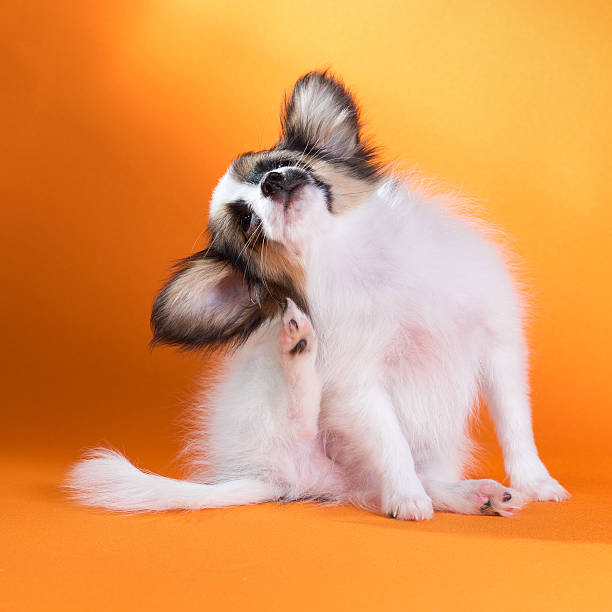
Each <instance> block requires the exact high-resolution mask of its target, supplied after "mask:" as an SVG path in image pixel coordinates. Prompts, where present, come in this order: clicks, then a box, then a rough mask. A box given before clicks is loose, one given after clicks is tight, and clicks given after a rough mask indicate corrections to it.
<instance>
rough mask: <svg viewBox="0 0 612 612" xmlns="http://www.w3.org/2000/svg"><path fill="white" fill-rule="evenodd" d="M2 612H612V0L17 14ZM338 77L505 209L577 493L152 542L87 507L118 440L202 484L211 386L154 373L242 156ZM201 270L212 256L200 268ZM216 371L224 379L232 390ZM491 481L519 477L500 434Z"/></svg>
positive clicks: (177, 0) (397, 154) (323, 515)
mask: <svg viewBox="0 0 612 612" xmlns="http://www.w3.org/2000/svg"><path fill="white" fill-rule="evenodd" d="M1 14H2V22H1V25H0V27H1V28H2V36H1V37H0V46H1V47H0V48H1V53H0V79H1V81H0V82H1V83H2V85H1V88H2V89H1V91H2V108H1V109H0V110H1V115H0V116H1V118H2V122H3V129H2V139H1V141H0V143H1V144H0V147H1V151H2V153H1V165H0V176H1V181H0V189H1V193H0V198H1V199H0V201H1V202H2V222H1V224H0V231H2V237H1V240H0V249H2V261H3V264H4V265H3V266H2V268H3V269H2V277H3V278H2V287H3V289H4V290H3V291H2V306H1V309H2V313H1V318H0V320H1V325H2V328H3V330H2V339H3V347H2V352H1V358H2V364H0V371H1V372H2V376H3V377H4V381H3V383H2V394H3V426H2V428H1V431H0V435H1V437H2V440H1V444H0V459H1V465H0V477H1V486H2V500H3V503H2V510H1V511H0V515H1V516H2V518H1V520H0V608H2V609H7V610H22V609H23V610H26V609H27V610H34V609H41V610H50V609H61V610H68V609H75V610H94V609H96V610H97V609H113V610H117V609H123V608H124V607H125V608H128V607H132V608H135V609H145V608H148V609H191V608H193V609H196V608H197V609H206V610H208V609H210V610H234V609H236V610H238V609H241V610H247V609H249V610H253V609H257V610H259V609H261V610H277V609H278V610H280V609H288V608H289V609H290V608H292V609H298V610H302V609H304V610H306V609H309V610H312V609H330V610H331V609H333V610H344V609H346V610H349V609H350V610H385V611H386V610H406V609H417V610H457V609H464V608H467V607H468V606H469V607H474V606H478V607H483V606H486V607H493V608H494V609H497V610H505V609H513V610H514V609H517V608H518V609H523V610H531V609H533V610H535V609H538V610H542V609H551V610H552V609H554V610H560V609H572V610H576V609H585V610H595V609H598V610H599V609H612V604H611V603H610V602H611V601H612V586H611V583H610V576H611V575H612V554H611V545H612V528H611V525H612V492H611V481H612V477H611V476H610V472H609V468H610V465H611V461H610V460H611V452H610V448H609V446H610V440H611V433H612V432H611V429H612V427H611V425H612V414H611V410H610V401H609V398H610V394H609V372H610V366H611V365H612V359H611V356H610V345H611V343H612V326H611V323H610V321H611V317H610V310H611V306H612V294H611V288H610V276H611V274H610V260H611V257H612V249H611V238H612V236H611V232H610V225H611V222H612V214H611V212H610V211H611V208H612V201H611V200H612V198H611V196H612V188H611V187H610V185H611V181H610V170H611V168H612V163H611V162H612V110H611V109H612V96H611V95H610V94H611V89H612V85H611V78H610V77H611V75H612V49H611V42H610V41H611V40H612V13H611V10H610V5H609V3H607V2H595V1H591V2H582V3H577V2H566V1H556V2H552V1H551V2H548V1H543V2H537V3H535V2H528V1H515V2H439V1H432V2H418V1H416V0H415V1H410V2H382V3H380V4H376V5H374V4H372V3H370V2H366V1H365V0H363V1H361V0H360V1H352V2H344V1H339V2H327V1H326V2H323V1H321V0H315V1H314V2H304V3H292V2H280V1H275V0H272V1H267V2H265V3H255V2H253V3H250V2H242V3H236V2H221V1H206V2H197V1H195V0H172V1H170V0H159V1H157V2H141V1H133V2H119V1H116V0H106V1H97V2H94V1H91V2H82V3H74V2H67V1H65V0H55V1H54V2H38V3H33V2H32V3H27V2H24V3H21V2H15V3H5V6H4V8H3V9H2V12H1ZM323 66H330V67H331V68H332V69H333V70H334V71H335V72H337V73H338V74H340V75H341V76H342V77H343V78H344V79H345V80H346V82H347V83H349V84H350V85H351V86H352V87H353V89H354V90H355V91H356V92H357V93H358V96H359V98H360V100H361V102H362V104H363V107H364V109H365V118H366V119H367V121H368V126H369V131H370V132H371V133H372V134H373V135H375V139H376V141H377V142H378V143H380V144H381V145H383V146H384V155H385V158H386V159H394V158H400V159H401V160H402V163H401V165H402V167H405V168H409V167H413V166H414V165H415V164H417V165H418V168H419V169H420V170H421V171H422V172H423V173H424V174H426V175H433V176H436V177H443V178H444V180H445V181H448V183H449V184H450V185H452V186H457V187H459V188H460V189H461V190H462V191H463V192H466V193H468V194H477V195H478V196H479V198H480V200H481V203H482V207H483V208H484V210H485V211H486V218H487V219H489V220H490V221H491V222H493V223H494V224H495V225H497V226H499V227H501V228H503V229H504V230H505V231H506V232H507V233H508V234H509V236H511V246H512V248H513V249H514V250H515V251H516V252H517V253H518V254H519V256H520V257H521V258H522V260H523V263H524V266H523V269H524V276H525V278H526V279H527V280H528V282H529V284H530V286H531V288H532V298H533V299H532V303H533V312H532V318H531V325H530V330H529V339H530V345H531V346H532V349H533V358H532V370H533V371H532V385H533V403H534V421H535V429H536V436H537V439H538V442H539V446H540V449H541V453H542V456H543V458H544V459H545V461H546V463H547V464H548V466H549V468H550V469H551V472H553V474H554V475H555V476H556V477H558V478H559V479H560V480H561V481H562V483H563V484H564V485H566V486H567V487H568V488H569V489H570V490H571V492H572V493H573V494H574V498H573V500H572V501H570V502H568V503H567V504H562V505H552V504H532V505H530V506H529V507H528V508H526V509H525V510H524V511H523V513H521V515H520V516H518V517H516V518H515V519H512V520H501V519H496V518H489V517H482V518H478V517H461V516H451V515H437V517H436V518H435V520H433V521H431V522H429V523H426V524H409V523H398V522H393V521H390V520H388V519H384V518H381V517H377V516H374V515H371V514H368V513H365V512H362V511H359V510H356V509H353V508H315V507H314V506H311V505H300V504H292V505H288V506H283V507H279V506H276V505H272V504H269V505H264V506H259V507H252V508H237V509H230V510H211V511H202V512H198V513H192V514H183V513H167V514H163V515H156V516H140V517H122V516H112V515H107V514H104V513H98V512H93V511H90V510H84V509H82V508H78V507H74V506H72V505H70V504H68V503H67V502H66V501H65V500H64V499H63V498H62V495H61V493H60V492H59V491H58V489H57V487H56V485H57V483H58V482H59V481H60V479H61V477H62V474H63V473H64V471H65V469H66V467H67V465H68V464H69V462H71V461H72V460H74V459H75V458H76V457H77V456H78V454H79V453H80V451H81V450H82V449H83V448H84V447H87V446H93V445H97V444H100V443H104V442H106V441H108V442H109V443H111V444H114V445H116V446H117V447H119V448H121V449H125V450H126V452H127V453H128V455H129V456H130V457H132V458H133V459H135V460H137V461H138V462H139V464H140V465H143V466H146V467H148V468H151V469H154V470H157V471H162V472H163V473H165V474H170V475H176V474H178V473H180V470H179V469H178V467H177V464H176V463H175V462H173V457H174V456H175V455H176V452H177V451H178V450H179V448H180V442H179V440H178V431H179V427H178V425H177V418H178V416H179V414H180V413H181V409H182V408H181V407H182V404H184V403H185V402H186V401H188V398H189V393H190V391H191V390H192V389H193V388H194V386H195V381H196V375H197V372H198V370H200V369H202V362H201V361H200V360H198V359H197V358H196V357H194V356H193V355H185V354H177V353H175V352H172V351H170V350H167V349H160V350H156V351H155V352H153V353H150V351H149V349H148V346H147V342H148V340H149V338H150V333H149V328H148V317H149V309H150V305H151V302H152V299H153V297H154V294H155V292H156V291H157V289H158V288H159V286H160V283H161V281H162V280H163V279H164V277H165V275H166V272H167V270H168V266H169V264H170V262H171V261H172V260H174V259H176V258H178V257H181V256H184V255H187V254H188V253H189V252H190V251H191V250H192V249H195V248H197V247H200V248H201V247H202V246H203V243H202V239H201V238H200V237H199V235H200V232H201V230H202V229H203V228H204V226H205V223H206V216H207V200H208V198H209V195H210V192H211V189H212V188H213V186H214V184H215V182H216V180H217V179H218V177H219V176H220V175H221V174H222V173H223V172H224V170H225V168H226V166H227V165H228V163H229V162H230V160H231V159H232V157H233V156H234V155H236V154H237V153H239V152H241V151H245V150H249V149H258V148H264V147H266V146H268V145H269V144H271V143H272V142H273V141H274V139H275V137H276V135H277V130H278V110H279V106H280V100H281V97H282V94H283V92H284V91H285V90H286V89H287V88H288V87H289V86H290V85H291V84H292V82H293V81H294V80H295V79H296V77H297V76H299V75H300V74H301V73H303V72H305V71H307V70H310V69H312V68H316V67H323ZM194 245H195V246H194ZM206 367H208V368H212V367H213V366H212V365H211V364H204V368H205V369H206ZM480 436H481V439H482V440H483V441H484V444H485V446H487V448H488V453H487V456H486V460H485V461H484V463H483V468H482V472H483V474H486V475H487V476H493V477H497V478H502V477H503V473H502V471H501V462H500V455H499V451H498V450H497V447H496V446H495V445H494V444H493V443H492V434H491V427H490V425H489V424H488V421H487V420H485V421H484V424H483V427H482V430H481V433H480Z"/></svg>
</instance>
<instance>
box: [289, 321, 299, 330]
mask: <svg viewBox="0 0 612 612" xmlns="http://www.w3.org/2000/svg"><path fill="white" fill-rule="evenodd" d="M289 325H290V326H291V327H293V329H297V328H298V324H297V321H296V320H295V319H291V321H289Z"/></svg>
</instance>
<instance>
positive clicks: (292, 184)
mask: <svg viewBox="0 0 612 612" xmlns="http://www.w3.org/2000/svg"><path fill="white" fill-rule="evenodd" d="M307 182H308V174H306V172H304V171H303V170H298V169H297V168H291V169H290V170H286V171H285V172H274V171H272V172H268V174H266V178H264V180H263V181H262V183H261V192H262V193H263V194H264V195H265V196H266V197H270V196H273V195H276V194H277V193H281V192H284V193H285V194H288V193H291V192H292V191H293V190H294V189H296V188H297V187H299V186H300V185H304V184H305V183H307Z"/></svg>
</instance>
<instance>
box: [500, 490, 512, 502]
mask: <svg viewBox="0 0 612 612" xmlns="http://www.w3.org/2000/svg"><path fill="white" fill-rule="evenodd" d="M502 499H503V501H505V502H509V501H510V500H511V499H512V495H511V494H510V493H508V491H506V492H505V493H504V497H503V498H502Z"/></svg>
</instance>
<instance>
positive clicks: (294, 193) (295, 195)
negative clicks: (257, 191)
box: [273, 182, 308, 212]
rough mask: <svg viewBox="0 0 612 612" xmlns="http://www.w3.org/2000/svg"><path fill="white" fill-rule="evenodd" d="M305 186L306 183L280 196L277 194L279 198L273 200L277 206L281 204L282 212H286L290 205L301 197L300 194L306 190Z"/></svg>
mask: <svg viewBox="0 0 612 612" xmlns="http://www.w3.org/2000/svg"><path fill="white" fill-rule="evenodd" d="M306 185H308V182H305V183H302V184H301V185H298V186H297V187H293V189H290V190H289V191H286V192H284V193H283V194H282V195H281V194H279V196H280V197H279V199H278V200H277V199H275V198H273V199H274V201H275V202H277V203H278V204H282V206H283V210H284V211H285V212H287V211H288V210H289V208H290V207H291V205H292V204H293V203H294V202H295V201H296V200H299V199H300V198H301V197H302V194H303V192H304V189H305V188H306Z"/></svg>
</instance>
